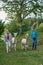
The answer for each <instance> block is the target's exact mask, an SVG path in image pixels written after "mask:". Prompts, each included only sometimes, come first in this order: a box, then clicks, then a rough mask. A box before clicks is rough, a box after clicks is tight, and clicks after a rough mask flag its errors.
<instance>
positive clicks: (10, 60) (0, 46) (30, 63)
mask: <svg viewBox="0 0 43 65" xmlns="http://www.w3.org/2000/svg"><path fill="white" fill-rule="evenodd" d="M42 35H43V33H39V39H40V38H42V39H43V36H42ZM19 38H20V39H21V37H19ZM42 42H43V41H40V45H37V50H31V44H30V43H29V49H28V50H27V51H24V50H21V48H20V46H19V45H20V41H19V43H18V44H17V51H14V49H13V48H12V47H11V51H10V52H9V53H8V54H7V53H6V50H5V43H4V42H3V41H2V42H0V65H41V64H42V65H43V45H42ZM38 44H39V43H38Z"/></svg>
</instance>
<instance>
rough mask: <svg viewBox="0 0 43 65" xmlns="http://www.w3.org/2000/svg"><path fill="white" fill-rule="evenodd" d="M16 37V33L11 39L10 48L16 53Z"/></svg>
mask: <svg viewBox="0 0 43 65" xmlns="http://www.w3.org/2000/svg"><path fill="white" fill-rule="evenodd" d="M16 36H17V33H14V37H13V38H12V47H14V49H15V51H16V43H17V39H16Z"/></svg>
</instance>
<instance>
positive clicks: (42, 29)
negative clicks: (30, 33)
mask: <svg viewBox="0 0 43 65" xmlns="http://www.w3.org/2000/svg"><path fill="white" fill-rule="evenodd" d="M39 31H41V32H43V23H41V24H40V25H39Z"/></svg>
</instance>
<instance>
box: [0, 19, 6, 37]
mask: <svg viewBox="0 0 43 65" xmlns="http://www.w3.org/2000/svg"><path fill="white" fill-rule="evenodd" d="M4 28H5V26H4V22H2V20H0V37H1V35H2V33H3V32H4Z"/></svg>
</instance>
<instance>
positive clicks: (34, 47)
mask: <svg viewBox="0 0 43 65" xmlns="http://www.w3.org/2000/svg"><path fill="white" fill-rule="evenodd" d="M36 44H37V40H36V39H33V40H32V49H36Z"/></svg>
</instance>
